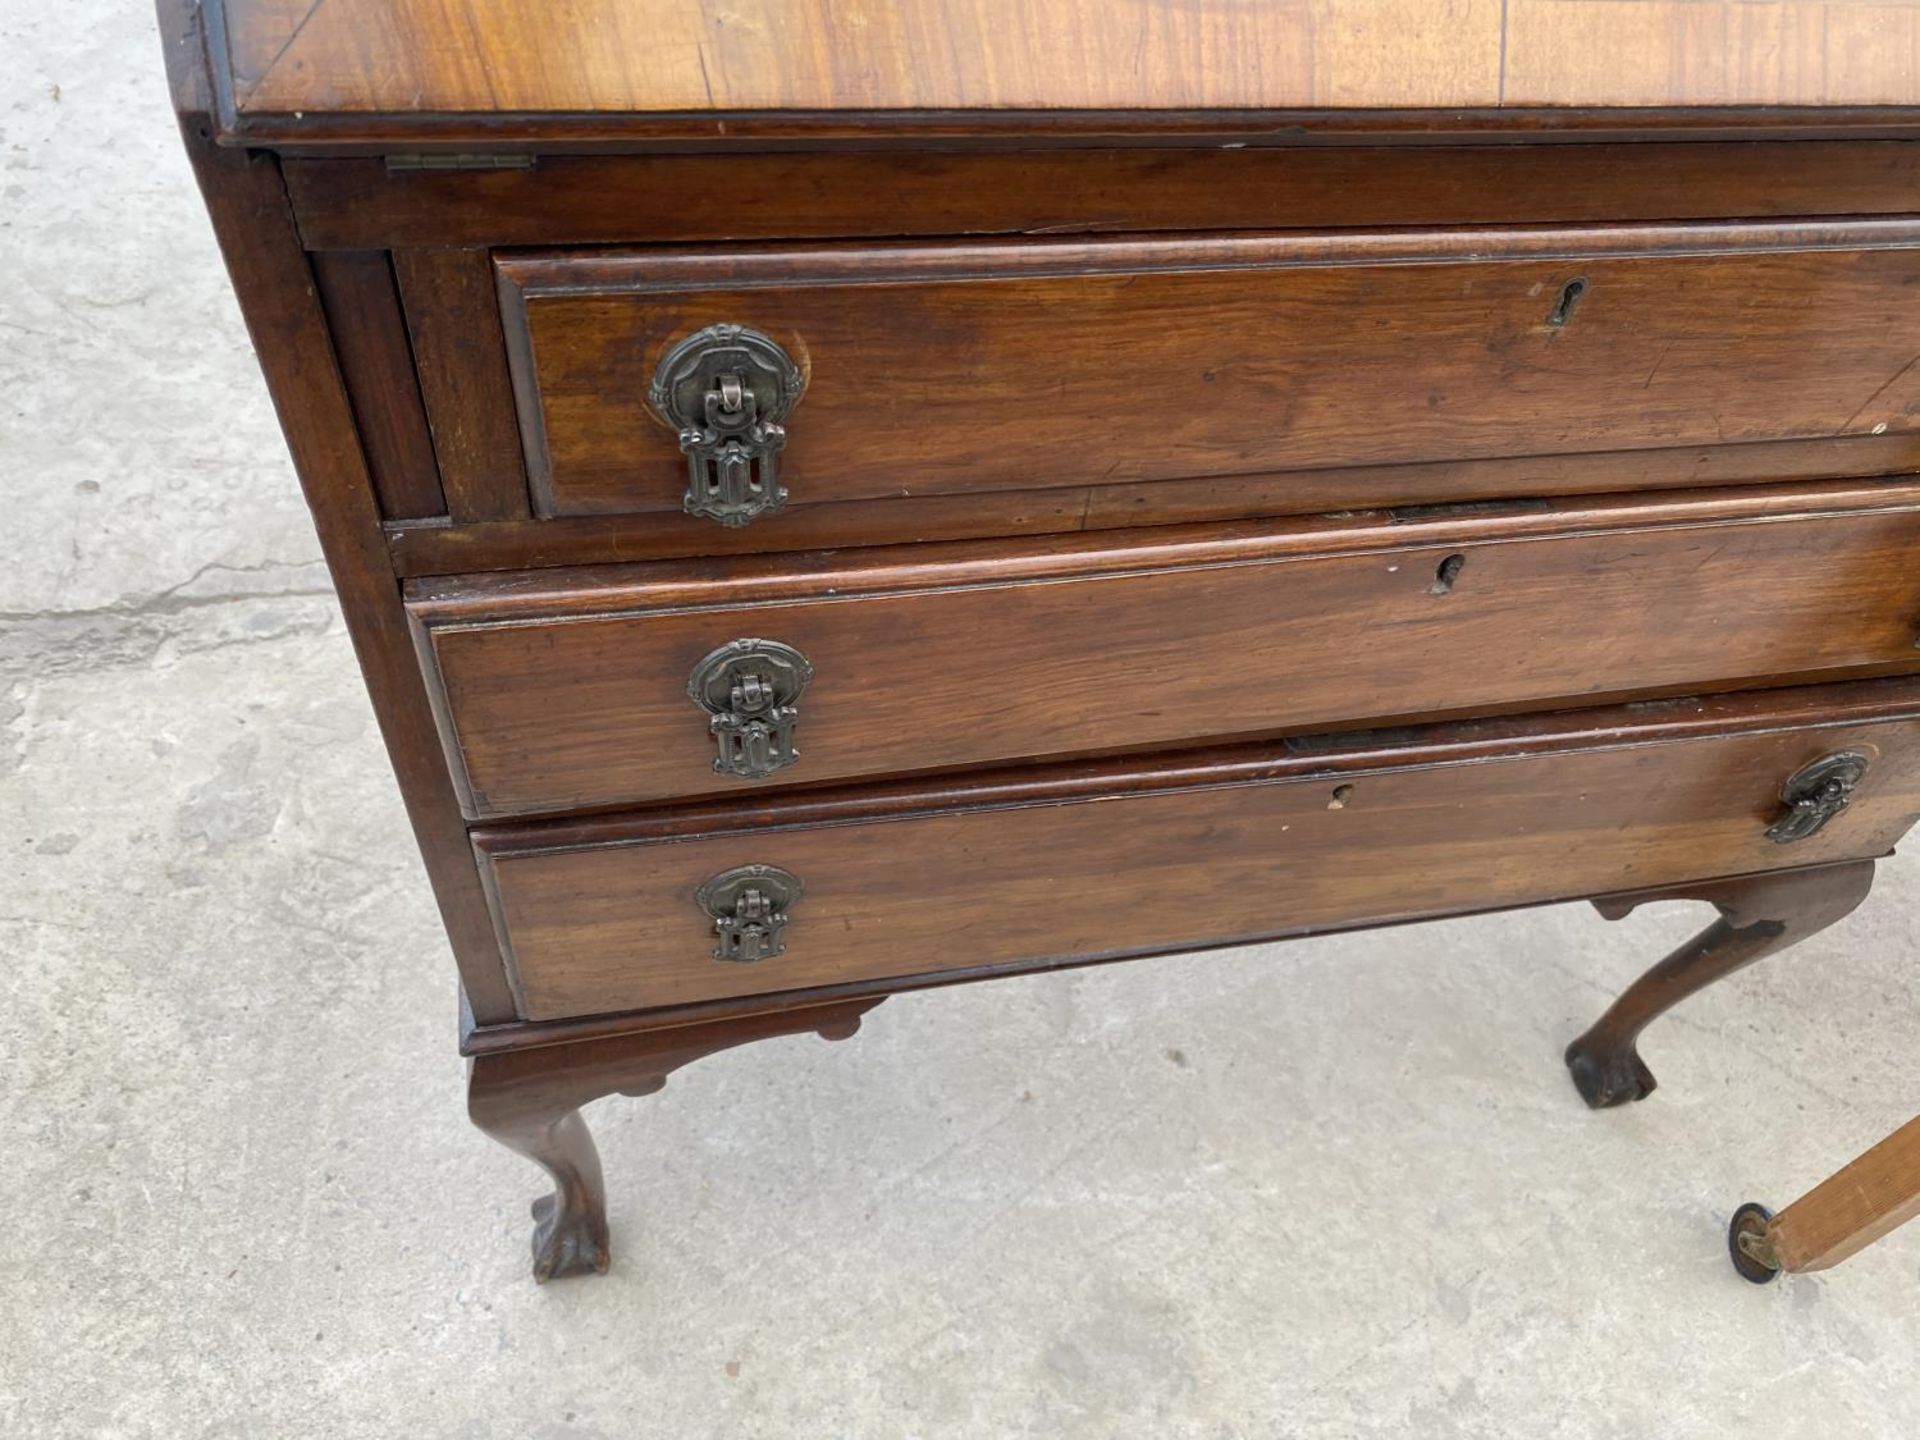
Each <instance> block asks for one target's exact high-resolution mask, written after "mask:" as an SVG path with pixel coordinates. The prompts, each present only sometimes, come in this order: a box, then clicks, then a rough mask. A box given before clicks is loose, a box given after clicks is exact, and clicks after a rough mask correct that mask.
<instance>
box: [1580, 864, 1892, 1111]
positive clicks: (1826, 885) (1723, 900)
mask: <svg viewBox="0 0 1920 1440" xmlns="http://www.w3.org/2000/svg"><path fill="white" fill-rule="evenodd" d="M1872 884H1873V861H1871V860H1855V861H1849V862H1847V863H1845V864H1840V865H1821V866H1815V867H1812V868H1809V869H1805V870H1783V871H1780V872H1778V873H1775V874H1772V875H1754V876H1748V877H1746V878H1743V879H1738V880H1717V881H1708V882H1705V883H1702V884H1696V885H1677V886H1673V887H1671V888H1668V889H1664V890H1642V891H1637V892H1634V893H1632V894H1627V895H1615V896H1609V897H1606V898H1604V899H1600V900H1596V901H1594V906H1595V908H1597V909H1598V910H1599V911H1600V913H1601V914H1602V915H1604V916H1606V917H1607V919H1609V920H1618V919H1620V918H1621V917H1622V916H1625V915H1627V914H1630V913H1631V912H1632V911H1633V910H1635V909H1636V908H1638V907H1639V906H1641V905H1644V904H1647V903H1649V902H1651V901H1655V900H1704V901H1706V902H1707V903H1708V904H1710V905H1712V906H1713V907H1714V908H1715V909H1716V910H1718V911H1719V912H1720V918H1719V919H1718V920H1716V921H1714V923H1713V924H1711V925H1709V926H1708V927H1707V928H1706V929H1705V930H1703V931H1701V932H1700V934H1698V935H1696V936H1695V937H1694V938H1693V939H1691V940H1689V941H1688V942H1687V943H1686V944H1684V945H1682V946H1681V947H1680V948H1679V949H1678V950H1676V951H1674V952H1673V953H1672V954H1671V955H1669V956H1667V958H1666V959H1664V960H1662V961H1661V962H1660V963H1659V964H1658V965H1656V966H1654V967H1653V968H1652V969H1651V970H1649V971H1647V973H1646V974H1644V975H1642V976H1641V977H1640V978H1639V979H1638V980H1636V981H1635V982H1634V983H1633V984H1632V985H1631V986H1629V987H1628V989H1627V991H1626V993H1625V994H1623V995H1622V996H1621V997H1620V998H1619V999H1618V1000H1616V1001H1615V1002H1614V1003H1613V1008H1611V1009H1610V1010H1608V1011H1607V1013H1606V1014H1604V1015H1602V1016H1601V1017H1600V1019H1599V1020H1598V1021H1596V1022H1595V1023H1594V1025H1593V1028H1592V1029H1590V1030H1588V1031H1587V1033H1586V1034H1584V1035H1582V1036H1581V1037H1580V1038H1579V1039H1578V1040H1575V1041H1574V1042H1573V1043H1572V1044H1571V1045H1569V1046H1568V1047H1567V1055H1566V1059H1567V1069H1568V1070H1569V1071H1571V1072H1572V1074H1573V1083H1574V1085H1575V1086H1577V1087H1578V1088H1579V1091H1580V1095H1581V1098H1583V1099H1584V1100H1585V1101H1586V1102H1587V1104H1589V1105H1590V1106H1592V1107H1593V1108H1594V1109H1596V1110H1599V1109H1603V1108H1605V1107H1606V1106H1609V1105H1624V1104H1625V1103H1627V1102H1628V1101H1629V1100H1644V1099H1645V1098H1646V1097H1647V1096H1648V1095H1650V1094H1652V1093H1653V1089H1654V1084H1655V1082H1654V1078H1653V1072H1652V1071H1651V1070H1649V1069H1647V1066H1646V1062H1644V1061H1643V1060H1641V1058H1640V1052H1639V1050H1638V1049H1637V1048H1636V1047H1635V1043H1634V1042H1635V1041H1636V1040H1637V1039H1638V1038H1639V1035H1640V1032H1641V1031H1642V1030H1644V1029H1646V1028H1647V1026H1648V1025H1649V1024H1651V1023H1652V1022H1653V1021H1654V1020H1655V1019H1657V1018H1659V1017H1660V1016H1661V1015H1664V1014H1665V1013H1666V1012H1667V1011H1668V1010H1671V1009H1672V1008H1673V1007H1674V1006H1675V1005H1678V1004H1679V1003H1680V1002H1681V1001H1682V1000H1684V999H1686V998H1687V997H1688V996H1689V995H1692V994H1694V993H1696V992H1697V991H1700V990H1704V989H1705V988H1706V987H1707V986H1709V985H1711V984H1713V982H1714V981H1716V980H1719V979H1722V978H1723V977H1725V976H1728V975H1731V974H1732V973H1733V972H1734V971H1736V970H1739V969H1742V968H1743V967H1745V966H1748V965H1751V964H1752V963H1753V962H1754V961H1756V960H1759V959H1761V958H1762V957H1764V956H1767V955H1772V954H1774V953H1776V952H1777V951H1781V950H1785V949H1786V948H1787V947H1788V946H1790V945H1796V944H1798V943H1799V942H1800V941H1802V940H1804V939H1806V938H1807V937H1808V936H1809V935H1812V934H1815V933H1816V932H1818V931H1821V930H1824V929H1826V928H1827V926H1829V925H1831V924H1833V923H1834V922H1835V921H1836V920H1840V919H1842V918H1844V917H1845V916H1846V915H1848V914H1850V913H1851V912H1852V911H1853V909H1854V907H1855V906H1857V905H1858V904H1859V903H1860V902H1861V901H1862V900H1864V899H1866V897H1867V890H1868V888H1869V887H1870V886H1871V885H1872Z"/></svg>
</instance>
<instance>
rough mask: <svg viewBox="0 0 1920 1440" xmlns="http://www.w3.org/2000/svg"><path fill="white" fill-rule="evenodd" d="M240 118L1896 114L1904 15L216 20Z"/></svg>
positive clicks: (405, 14) (234, 12)
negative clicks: (1727, 110) (1540, 109)
mask: <svg viewBox="0 0 1920 1440" xmlns="http://www.w3.org/2000/svg"><path fill="white" fill-rule="evenodd" d="M224 8H225V11H226V16H225V19H226V24H225V30H226V37H225V38H226V45H225V48H224V57H223V58H224V69H225V72H226V73H225V74H224V76H223V80H224V86H225V88H226V90H227V91H228V93H229V95H230V102H229V103H230V104H231V106H232V107H233V108H234V110H235V111H236V112H237V113H238V114H239V115H240V116H241V117H263V116H273V117H290V118H291V117H298V118H299V119H301V120H305V121H308V122H311V121H313V120H314V119H316V118H324V117H326V116H329V115H342V114H346V115H352V114H369V113H372V114H380V113H387V114H395V115H415V114H456V115H457V114H474V115H513V114H525V113H554V112H575V113H588V114H622V113H647V114H669V115H672V114H685V115H693V116H698V115H725V114H737V113H751V112H759V111H776V112H779V111H786V112H822V111H825V112H833V111H854V112H861V111H892V112H900V111H910V112H911V111H918V112H931V111H976V110H977V111H996V110H1018V111H1062V110H1064V111H1085V110H1093V111H1115V112H1154V111H1173V112H1178V111H1190V110H1224V109H1248V108H1251V109H1274V110H1288V109H1352V110H1379V109H1389V110H1392V109H1431V108H1449V109H1500V108H1503V107H1505V108H1513V107H1536V106H1545V107H1573V106H1590V107H1690V106H1691V107H1701V106H1720V107H1724V106H1769V105H1770V106H1783V105H1784V106H1838V105H1849V106H1897V105H1913V104H1915V103H1916V102H1920V11H1916V8H1915V6H1914V4H1913V3H1911V0H1782V3H1778V4H1768V5H1754V4H1746V3H1739V0H1508V3H1502V0H1268V3H1260V4H1246V3H1244V0H1178V3H1176V0H1077V3H1074V4H1043V5H1035V4H1030V3H1022V0H735V3H731V4H727V5H724V6H716V5H690V4H685V3H678V0H558V3H555V0H227V3H226V4H225V7H224Z"/></svg>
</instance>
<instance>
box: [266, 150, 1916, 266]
mask: <svg viewBox="0 0 1920 1440" xmlns="http://www.w3.org/2000/svg"><path fill="white" fill-rule="evenodd" d="M286 177H287V185H288V189H289V191H290V192H291V193H292V195H293V199H294V205H295V207H296V209H297V210H298V212H299V216H300V232H301V235H302V237H303V238H304V239H305V240H306V242H307V244H308V245H310V246H312V247H314V248H315V249H323V250H327V249H382V248H403V247H407V246H462V245H466V246H474V245H602V244H613V245H618V244H672V243H684V242H692V241H722V240H792V239H856V238H859V237H862V236H875V237H884V236H909V235H969V234H974V235H981V234H1031V235H1050V234H1074V233H1099V232H1103V231H1104V232H1120V231H1182V230H1275V229H1289V230H1307V229H1314V228H1317V227H1321V226H1338V227H1341V228H1347V229H1352V228H1356V227H1364V226H1381V225H1436V226H1457V225H1495V224H1534V225H1539V224H1596V223H1604V224H1620V223H1623V222H1626V221H1632V220H1689V219H1698V220H1717V219H1724V218H1725V217H1727V216H1730V215H1739V216H1746V217H1748V218H1754V219H1759V218H1765V217H1768V216H1778V217H1795V216H1815V215H1873V214H1907V213H1910V212H1911V211H1912V210H1913V208H1914V195H1915V193H1916V191H1920V144H1913V143H1910V142H1907V141H1901V140H1800V141H1790V142H1783V141H1763V140H1744V141H1723V142H1719V143H1688V142H1681V141H1674V142H1669V143H1665V144H1659V145H1643V144H1604V143H1599V142H1590V143H1586V144H1580V145H1513V144H1500V145H1438V144H1429V145H1420V146H1400V147H1394V146H1387V145H1337V146H1336V145H1323V146H1282V147H1260V146H1247V147H1228V148H1223V147H1221V146H1217V145H1216V146H1211V147H1207V148H1202V149H1190V148H1180V149H1170V148H1140V149H1071V150H1068V149H1054V150H1031V149H1030V150H1018V151H1013V152H1011V153H1008V152H1000V151H989V152H978V151H954V150H949V151H931V152H929V151H926V150H914V151H883V152H872V151H867V152H861V153H846V152H840V151H816V152H798V153H793V154H783V155H781V156H780V157H779V158H778V159H777V160H770V159H769V157H767V156H766V155H763V154H744V155H735V154H724V153H722V154H702V155H632V154H626V155H541V156H540V157H539V159H538V162H537V163H535V164H533V165H530V166H526V167H520V168H514V167H508V168H502V169H491V170H455V171H447V170H394V169H391V168H389V167H388V166H387V164H386V163H385V162H384V161H382V160H379V159H341V158H334V159H296V160H291V161H289V162H288V164H287V166H286Z"/></svg>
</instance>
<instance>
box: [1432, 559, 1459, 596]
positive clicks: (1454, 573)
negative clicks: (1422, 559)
mask: <svg viewBox="0 0 1920 1440" xmlns="http://www.w3.org/2000/svg"><path fill="white" fill-rule="evenodd" d="M1466 565H1467V557H1466V556H1464V555H1449V556H1447V558H1446V559H1444V560H1442V561H1441V562H1440V568H1439V569H1438V570H1436V571H1434V572H1433V585H1432V587H1431V588H1430V589H1429V590H1428V591H1427V593H1428V594H1429V595H1451V594H1452V593H1453V582H1454V581H1456V580H1458V579H1459V578H1460V572H1461V571H1462V570H1464V569H1465V568H1466Z"/></svg>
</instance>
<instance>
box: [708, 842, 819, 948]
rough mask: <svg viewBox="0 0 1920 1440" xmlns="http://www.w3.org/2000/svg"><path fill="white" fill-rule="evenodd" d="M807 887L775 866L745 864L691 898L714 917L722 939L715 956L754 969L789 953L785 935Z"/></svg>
mask: <svg viewBox="0 0 1920 1440" xmlns="http://www.w3.org/2000/svg"><path fill="white" fill-rule="evenodd" d="M803 888H805V887H803V886H802V885H801V884H800V879H799V877H798V876H796V875H793V874H790V873H789V872H787V871H785V870H782V869H780V868H779V867H778V866H776V865H742V866H739V867H738V868H737V869H733V870H724V871H722V872H721V873H720V874H718V875H716V876H714V877H713V878H712V879H711V880H709V881H707V883H706V884H704V885H702V886H701V887H700V888H699V889H698V890H695V891H694V892H693V898H694V899H695V900H696V901H698V902H699V905H700V908H701V909H702V910H704V911H706V912H707V914H708V915H710V916H712V917H713V930H714V934H716V935H717V936H719V941H718V943H717V944H715V945H714V947H713V958H714V959H716V960H726V961H729V962H731V963H733V964H738V965H750V964H752V963H754V962H755V961H758V960H768V959H771V958H772V957H773V956H775V955H784V954H786V953H787V943H786V941H785V940H784V939H782V938H781V932H782V931H784V930H785V929H786V928H787V911H788V910H790V909H792V908H793V904H794V902H795V901H797V900H798V899H799V898H800V892H801V891H802V889H803Z"/></svg>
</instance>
